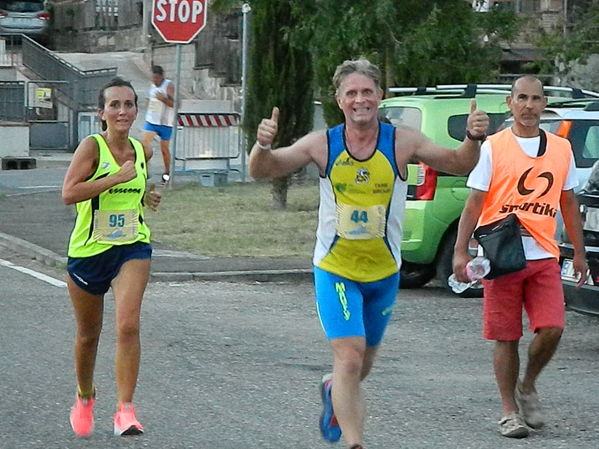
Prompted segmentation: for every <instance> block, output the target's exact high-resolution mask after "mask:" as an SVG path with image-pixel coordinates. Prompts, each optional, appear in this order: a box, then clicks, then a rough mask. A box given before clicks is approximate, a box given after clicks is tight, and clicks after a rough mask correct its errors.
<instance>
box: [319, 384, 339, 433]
mask: <svg viewBox="0 0 599 449" xmlns="http://www.w3.org/2000/svg"><path fill="white" fill-rule="evenodd" d="M332 379H333V374H332V373H329V374H325V375H324V376H323V377H322V380H321V381H320V396H321V397H322V414H321V415H320V433H321V434H322V437H323V438H324V439H325V440H327V441H328V442H330V443H336V442H337V441H339V440H340V439H341V427H339V423H338V422H337V418H336V417H335V412H333V399H332V398H331V389H332V387H333V381H332Z"/></svg>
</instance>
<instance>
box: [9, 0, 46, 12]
mask: <svg viewBox="0 0 599 449" xmlns="http://www.w3.org/2000/svg"><path fill="white" fill-rule="evenodd" d="M0 9H3V10H4V11H9V12H38V11H43V10H44V2H43V1H41V0H40V1H28V2H12V1H7V0H0Z"/></svg>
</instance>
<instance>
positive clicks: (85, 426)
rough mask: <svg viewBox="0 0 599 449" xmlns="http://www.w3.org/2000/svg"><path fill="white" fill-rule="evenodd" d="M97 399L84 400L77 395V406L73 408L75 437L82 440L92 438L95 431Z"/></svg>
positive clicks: (72, 423)
mask: <svg viewBox="0 0 599 449" xmlns="http://www.w3.org/2000/svg"><path fill="white" fill-rule="evenodd" d="M95 403H96V399H95V398H93V397H91V398H82V397H81V396H79V395H77V397H76V398H75V404H74V405H73V407H72V408H71V415H70V421H71V427H72V428H73V432H75V435H77V436H78V437H81V438H86V437H89V436H91V434H92V433H93V431H94V404H95Z"/></svg>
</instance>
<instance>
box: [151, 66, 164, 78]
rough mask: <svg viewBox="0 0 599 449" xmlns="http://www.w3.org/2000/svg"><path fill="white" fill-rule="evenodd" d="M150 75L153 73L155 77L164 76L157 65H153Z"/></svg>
mask: <svg viewBox="0 0 599 449" xmlns="http://www.w3.org/2000/svg"><path fill="white" fill-rule="evenodd" d="M152 73H155V74H156V75H160V76H164V69H163V68H162V67H161V66H159V65H153V66H152Z"/></svg>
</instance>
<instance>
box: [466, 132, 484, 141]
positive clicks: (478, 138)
mask: <svg viewBox="0 0 599 449" xmlns="http://www.w3.org/2000/svg"><path fill="white" fill-rule="evenodd" d="M466 137H468V139H470V140H474V141H479V142H482V141H483V140H485V139H486V138H487V135H486V134H481V135H480V136H473V135H472V134H470V130H469V129H467V130H466Z"/></svg>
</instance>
